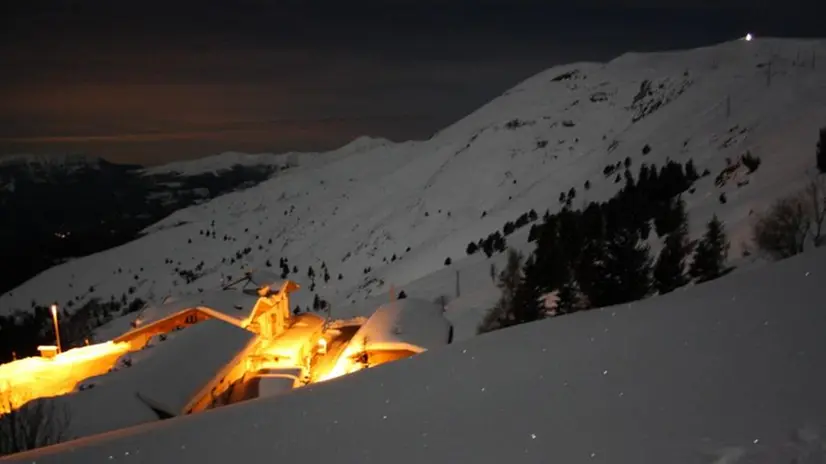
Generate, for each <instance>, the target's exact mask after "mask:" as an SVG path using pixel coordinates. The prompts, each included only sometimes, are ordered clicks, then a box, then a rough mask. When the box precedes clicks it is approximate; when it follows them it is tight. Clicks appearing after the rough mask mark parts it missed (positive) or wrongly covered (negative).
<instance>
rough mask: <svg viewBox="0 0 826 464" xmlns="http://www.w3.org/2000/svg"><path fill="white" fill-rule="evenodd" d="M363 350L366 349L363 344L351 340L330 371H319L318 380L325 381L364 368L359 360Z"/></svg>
mask: <svg viewBox="0 0 826 464" xmlns="http://www.w3.org/2000/svg"><path fill="white" fill-rule="evenodd" d="M362 351H364V346H363V344H361V343H357V342H356V341H355V340H353V341H352V342H350V344H349V345H347V348H345V349H344V351H343V352H342V353H341V356H339V358H338V360H337V361H336V363H335V364H334V365H333V368H332V369H330V371H329V372H326V373H319V375H318V381H319V382H324V381H325V380H330V379H334V378H336V377H341V376H342V375H347V374H351V373H353V372H356V371H358V370H361V369H363V368H364V365H363V364H362V363H360V362H358V361H357V359H358V355H359V353H360V352H362Z"/></svg>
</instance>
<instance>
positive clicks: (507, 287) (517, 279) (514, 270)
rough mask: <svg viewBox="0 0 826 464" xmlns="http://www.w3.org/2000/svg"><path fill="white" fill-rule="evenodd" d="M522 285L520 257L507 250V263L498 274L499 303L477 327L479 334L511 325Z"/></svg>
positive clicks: (514, 252) (513, 251) (515, 252)
mask: <svg viewBox="0 0 826 464" xmlns="http://www.w3.org/2000/svg"><path fill="white" fill-rule="evenodd" d="M521 283H522V255H521V254H520V253H519V252H518V251H516V250H513V249H510V250H508V262H507V264H506V265H505V269H503V270H502V272H501V273H500V274H499V282H498V283H497V287H499V289H500V290H501V292H502V293H501V295H500V297H499V301H497V302H496V305H495V306H494V307H493V308H491V309H490V311H488V313H487V314H486V315H485V318H484V319H483V320H482V323H481V324H480V325H479V328H478V331H479V333H484V332H490V331H492V330H496V329H499V328H502V327H507V326H509V325H513V323H514V317H513V316H514V315H513V307H514V300H515V299H516V292H517V290H518V289H519V287H520V285H521Z"/></svg>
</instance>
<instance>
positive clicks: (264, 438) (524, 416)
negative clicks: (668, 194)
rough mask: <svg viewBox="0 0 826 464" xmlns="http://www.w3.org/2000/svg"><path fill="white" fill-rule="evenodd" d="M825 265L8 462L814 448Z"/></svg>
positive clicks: (615, 310) (606, 456) (780, 267)
mask: <svg viewBox="0 0 826 464" xmlns="http://www.w3.org/2000/svg"><path fill="white" fill-rule="evenodd" d="M824 275H826V248H821V249H818V250H813V251H811V252H807V253H806V254H804V255H802V256H797V257H794V258H790V259H788V260H785V261H783V262H780V263H777V264H774V265H771V266H767V267H765V268H763V269H757V270H754V271H751V272H743V273H739V274H730V275H728V276H725V277H723V278H721V279H718V280H716V281H712V282H708V283H705V284H701V285H697V286H693V287H689V288H686V289H684V290H678V291H675V292H672V293H669V294H667V295H664V296H660V297H654V298H649V299H647V300H644V301H640V302H635V303H633V304H631V305H620V306H615V307H608V308H604V309H599V310H592V311H587V312H580V313H576V314H573V315H568V316H563V317H558V318H553V319H549V320H546V321H542V322H538V323H532V324H524V325H521V326H517V327H512V328H509V329H506V330H501V331H497V332H494V333H491V334H486V335H484V336H480V337H476V338H474V339H472V340H468V341H466V342H463V343H461V344H457V345H451V346H448V347H446V348H444V349H441V350H438V351H434V352H429V353H425V354H424V355H422V356H414V357H412V358H410V359H409V360H407V361H404V362H397V363H389V364H386V365H384V366H382V367H381V368H376V369H367V370H364V371H362V372H360V373H359V374H357V375H351V376H345V377H342V378H339V379H336V381H334V382H324V383H321V384H317V385H310V386H308V387H305V388H303V389H302V390H301V394H295V395H285V396H278V397H273V398H262V399H259V400H255V401H250V402H246V403H239V404H236V405H231V406H227V407H224V408H220V409H216V410H214V411H210V412H209V413H206V414H198V415H194V416H191V417H189V418H187V420H170V421H166V422H164V423H163V424H157V425H152V426H147V427H140V428H137V427H136V428H133V429H130V430H123V431H120V432H118V433H116V434H106V435H102V436H99V437H95V438H93V439H90V440H88V441H84V442H76V443H65V444H62V445H57V446H55V447H50V448H43V449H41V450H35V451H34V452H31V453H25V454H21V455H19V456H15V457H14V458H15V459H16V460H18V461H19V462H32V461H35V460H36V461H37V463H38V464H48V463H61V464H74V463H78V464H81V463H82V464H86V463H92V462H107V461H108V457H109V456H118V457H123V456H125V453H126V452H129V453H130V456H129V457H123V459H124V460H125V461H126V462H128V461H129V459H130V458H131V457H132V455H133V454H134V453H135V452H137V451H138V450H139V452H140V459H141V461H142V462H176V463H181V464H188V463H193V464H194V463H198V464H200V463H205V462H235V461H238V460H243V461H251V462H255V461H262V460H266V461H268V462H296V461H306V460H308V459H309V460H310V461H313V462H326V461H331V460H332V461H340V462H359V463H386V462H392V463H395V464H407V463H411V464H413V463H423V462H427V463H456V462H473V463H479V464H484V463H501V462H509V463H514V464H516V463H526V464H528V463H538V462H543V463H544V462H566V463H579V462H611V463H618V464H626V463H628V464H631V463H640V462H667V463H685V462H708V463H711V462H717V463H722V462H735V461H736V462H771V463H788V462H824V460H826V452H824V450H823V445H822V443H823V442H824V441H826V396H824V395H823V392H824V391H826V375H824V373H823V365H824V362H826V344H824V343H823V333H824V330H826V316H824V311H823V299H824V297H826V287H824V285H823V281H824ZM629 306H630V307H629ZM514 418H518V420H516V421H514ZM576 424H579V425H580V426H572V425H576ZM493 425H497V426H493ZM273 430H285V431H288V434H287V435H279V434H275V435H273ZM583 430H587V433H583ZM227 431H230V433H227ZM319 443H323V444H324V446H319ZM239 450H240V451H239ZM400 450H403V452H400ZM308 453H309V454H308Z"/></svg>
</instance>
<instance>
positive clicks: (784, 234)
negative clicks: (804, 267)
mask: <svg viewBox="0 0 826 464" xmlns="http://www.w3.org/2000/svg"><path fill="white" fill-rule="evenodd" d="M824 184H826V183H825V182H824V178H823V177H820V178H815V179H813V180H812V181H811V182H809V183H808V184H807V185H806V187H805V188H804V189H803V190H801V191H800V192H798V193H795V194H793V195H789V196H787V197H784V198H781V199H779V200H777V201H776V202H775V203H774V204H773V205H772V207H771V208H769V210H768V211H767V212H766V213H764V214H762V215H760V216H759V217H758V219H757V222H756V223H755V224H754V228H753V230H752V233H753V238H754V243H755V245H757V248H758V249H759V250H760V251H761V252H763V253H765V254H767V255H768V256H770V257H771V258H772V259H784V258H788V257H790V256H794V255H796V254H798V253H802V252H803V250H804V249H805V247H806V244H807V243H811V244H813V245H814V246H816V247H818V246H821V245H823V243H824V234H823V225H824V218H826V187H824Z"/></svg>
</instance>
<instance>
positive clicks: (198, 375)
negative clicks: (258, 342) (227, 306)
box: [134, 319, 256, 415]
mask: <svg viewBox="0 0 826 464" xmlns="http://www.w3.org/2000/svg"><path fill="white" fill-rule="evenodd" d="M255 337H256V335H255V334H254V333H252V332H249V331H247V330H244V329H242V328H240V327H237V326H235V325H232V324H227V323H226V322H223V321H221V320H217V319H209V320H206V321H203V322H200V323H198V324H195V325H193V326H191V327H188V328H187V329H186V330H184V331H182V332H181V333H180V334H178V335H177V336H176V337H175V338H173V339H171V340H168V341H167V342H165V343H162V344H160V345H159V346H158V347H157V348H155V349H156V350H159V352H158V353H155V354H154V355H153V356H152V357H151V358H149V359H146V360H144V361H143V362H141V363H140V364H138V365H136V366H134V367H136V368H138V369H140V371H141V374H142V375H141V376H139V377H138V378H136V379H135V380H136V385H135V391H136V393H137V395H138V397H139V398H140V399H141V400H143V401H145V402H146V403H147V404H149V405H151V406H152V407H153V408H155V409H158V410H162V411H166V412H168V413H169V414H173V415H177V414H181V413H182V412H183V411H184V408H185V407H186V406H187V405H188V404H189V403H190V402H191V401H192V400H193V399H194V398H195V396H196V395H197V394H198V393H199V392H200V391H202V390H203V389H204V387H205V386H206V385H207V384H209V382H210V381H211V380H212V379H213V378H215V376H216V375H218V373H219V372H221V371H222V370H224V368H225V367H227V365H228V364H229V363H230V362H231V361H232V360H233V359H234V358H235V357H236V356H238V354H239V353H241V352H242V351H243V350H244V349H245V348H246V347H247V346H248V345H249V344H250V343H251V342H252V341H253V339H255Z"/></svg>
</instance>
